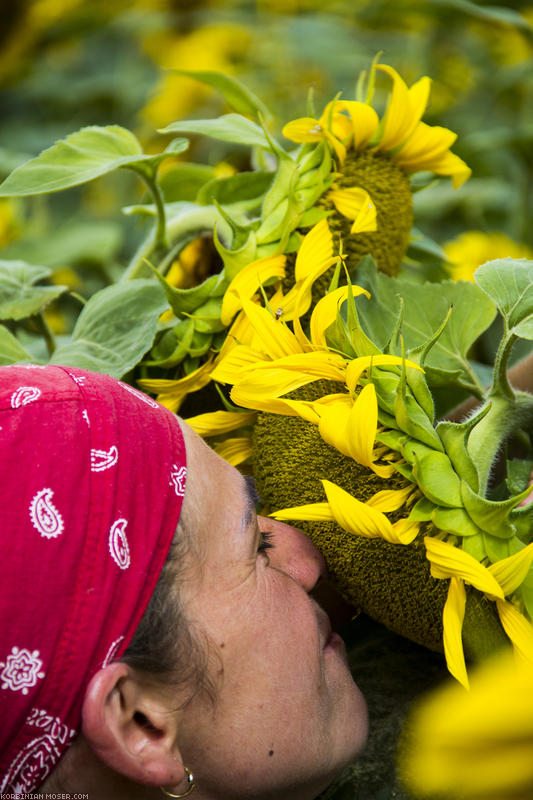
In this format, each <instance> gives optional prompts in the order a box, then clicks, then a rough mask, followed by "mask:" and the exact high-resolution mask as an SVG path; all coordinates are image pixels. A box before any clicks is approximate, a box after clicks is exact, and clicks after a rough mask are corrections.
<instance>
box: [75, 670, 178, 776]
mask: <svg viewBox="0 0 533 800" xmlns="http://www.w3.org/2000/svg"><path fill="white" fill-rule="evenodd" d="M178 721H179V717H178V714H177V713H172V712H169V709H168V706H167V704H166V703H165V699H164V695H163V693H162V692H158V691H157V690H156V689H155V688H154V687H153V686H151V687H149V688H148V687H147V686H146V685H145V684H143V682H142V681H141V679H140V678H139V677H138V676H137V674H136V673H135V671H134V670H132V669H131V667H129V666H128V665H127V664H123V663H121V662H116V663H113V664H109V665H108V666H107V667H104V668H103V669H101V670H99V671H98V672H97V673H96V675H95V676H94V677H93V678H92V680H91V682H90V683H89V686H88V687H87V691H86V694H85V700H84V703H83V707H82V733H83V735H84V737H85V739H86V741H87V742H88V744H89V746H90V747H91V748H92V750H93V751H94V753H95V754H96V755H97V757H98V758H99V759H100V760H101V761H102V762H103V763H104V764H106V765H107V766H108V767H110V768H111V769H113V770H114V771H115V772H118V773H119V774H121V775H124V776H125V777H127V778H130V779H131V780H133V781H136V782H137V783H144V784H148V785H150V786H169V785H172V784H177V783H180V781H182V780H183V779H184V777H185V770H184V768H183V765H182V764H181V757H180V753H179V750H178V746H177V733H178Z"/></svg>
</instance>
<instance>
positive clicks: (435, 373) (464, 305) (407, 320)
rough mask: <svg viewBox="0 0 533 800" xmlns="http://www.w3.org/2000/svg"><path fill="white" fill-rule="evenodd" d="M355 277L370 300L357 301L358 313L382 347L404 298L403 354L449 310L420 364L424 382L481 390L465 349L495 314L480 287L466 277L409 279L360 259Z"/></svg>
mask: <svg viewBox="0 0 533 800" xmlns="http://www.w3.org/2000/svg"><path fill="white" fill-rule="evenodd" d="M356 282H357V283H358V284H360V285H361V286H363V287H364V288H365V289H367V290H368V291H369V292H370V293H371V295H372V299H371V300H370V301H367V302H365V301H364V298H361V300H359V301H358V306H357V310H358V315H359V320H360V322H361V325H362V326H363V328H364V330H365V331H366V333H367V334H368V336H369V337H370V338H371V339H372V340H373V341H374V342H375V344H376V345H377V346H378V347H379V348H383V347H385V345H386V343H387V342H388V340H389V338H390V333H391V330H393V329H394V325H395V323H396V320H397V318H398V314H399V310H400V299H399V295H400V296H401V297H402V298H403V301H404V319H403V323H402V335H403V337H404V341H405V348H406V355H407V357H408V358H409V354H410V352H411V351H412V350H415V349H416V348H418V347H420V346H421V345H423V344H425V343H426V342H427V341H428V340H429V339H430V338H431V336H432V334H433V333H434V332H435V331H436V330H437V329H438V328H439V326H440V325H441V324H442V322H443V320H444V319H445V318H446V315H447V314H448V312H449V310H450V307H453V308H452V313H451V315H450V319H449V321H448V324H447V325H446V327H445V328H444V330H443V332H442V334H441V336H440V337H439V339H438V340H437V342H436V343H435V344H434V345H433V347H432V348H431V350H430V351H429V353H428V355H427V357H426V359H425V362H424V368H425V369H426V377H427V380H428V383H430V384H434V383H436V382H437V381H438V378H439V376H440V377H441V382H444V384H445V385H449V384H450V382H452V383H455V384H456V385H457V384H458V385H465V386H467V387H468V388H476V389H479V381H478V380H477V378H476V377H475V375H474V374H473V370H472V368H471V366H470V364H469V362H468V358H467V353H468V350H469V349H470V347H471V345H472V344H473V343H474V342H475V341H476V339H477V338H478V337H479V336H480V335H481V334H482V333H483V331H485V330H486V329H487V328H488V327H489V325H490V324H491V322H492V320H493V319H494V317H495V315H496V308H495V306H494V303H493V302H492V301H491V299H490V298H488V297H487V296H486V295H485V293H484V292H483V291H481V290H480V289H479V287H477V286H475V285H474V284H472V283H469V282H466V281H458V282H454V281H443V282H441V283H439V284H438V285H436V284H434V283H422V284H420V283H413V282H410V281H408V280H406V279H401V278H391V277H389V276H388V275H385V274H384V273H381V272H378V271H377V269H376V267H375V265H374V264H373V263H372V262H371V261H370V260H369V259H362V260H361V263H360V264H359V267H358V270H357V277H356Z"/></svg>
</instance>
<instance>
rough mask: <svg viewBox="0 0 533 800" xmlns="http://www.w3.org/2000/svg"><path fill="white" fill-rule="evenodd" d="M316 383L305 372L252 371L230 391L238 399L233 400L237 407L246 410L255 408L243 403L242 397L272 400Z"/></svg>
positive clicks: (273, 369) (280, 370)
mask: <svg viewBox="0 0 533 800" xmlns="http://www.w3.org/2000/svg"><path fill="white" fill-rule="evenodd" d="M312 381H316V377H314V376H313V375H309V374H308V373H307V372H298V371H297V370H288V369H287V370H285V369H276V368H275V367H273V368H272V369H269V370H254V371H253V372H251V373H249V374H247V375H246V378H245V379H244V380H241V381H240V382H239V383H236V384H235V386H234V387H233V389H232V392H231V396H232V397H233V398H236V397H238V398H239V400H238V401H237V400H235V402H237V403H238V404H239V405H242V406H244V407H246V408H256V406H255V405H248V404H247V403H246V402H243V399H244V397H246V398H248V399H249V400H252V399H253V398H272V397H281V395H284V394H287V393H288V392H294V391H296V389H299V388H300V387H301V386H306V385H307V384H308V383H311V382H312Z"/></svg>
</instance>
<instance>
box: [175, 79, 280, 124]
mask: <svg viewBox="0 0 533 800" xmlns="http://www.w3.org/2000/svg"><path fill="white" fill-rule="evenodd" d="M171 72H175V73H177V74H178V75H187V77H189V78H195V79H196V80H197V81H201V82H202V83H207V85H208V86H212V87H213V88H214V89H217V91H219V92H220V94H221V95H222V96H223V97H224V99H225V100H226V102H227V103H228V105H230V106H231V107H232V108H233V109H234V110H235V111H237V112H238V113H239V114H245V115H247V116H255V117H256V118H258V117H259V115H260V114H262V115H263V116H264V117H266V118H269V117H271V116H272V113H271V112H270V111H269V109H268V108H267V106H266V105H265V104H264V103H263V101H262V100H260V98H259V97H257V95H256V94H254V93H253V92H252V91H251V90H250V89H248V88H247V87H246V86H245V85H244V84H243V83H241V82H240V81H238V80H237V79H236V78H231V77H230V76H229V75H224V74H222V73H221V72H204V71H201V72H197V71H196V70H187V69H173V70H171Z"/></svg>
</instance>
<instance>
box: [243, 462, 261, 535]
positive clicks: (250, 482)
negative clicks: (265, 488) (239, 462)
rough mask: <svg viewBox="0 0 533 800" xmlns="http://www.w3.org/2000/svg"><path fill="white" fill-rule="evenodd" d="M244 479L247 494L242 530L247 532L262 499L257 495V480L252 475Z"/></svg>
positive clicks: (245, 476) (244, 476)
mask: <svg viewBox="0 0 533 800" xmlns="http://www.w3.org/2000/svg"><path fill="white" fill-rule="evenodd" d="M243 478H244V492H245V509H244V515H243V518H242V530H243V531H244V530H246V528H248V526H249V525H250V523H251V521H252V519H253V517H254V514H255V507H256V506H257V504H258V503H259V502H260V500H261V498H260V497H259V495H258V493H257V488H256V485H255V480H254V479H253V477H252V476H251V475H243Z"/></svg>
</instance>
